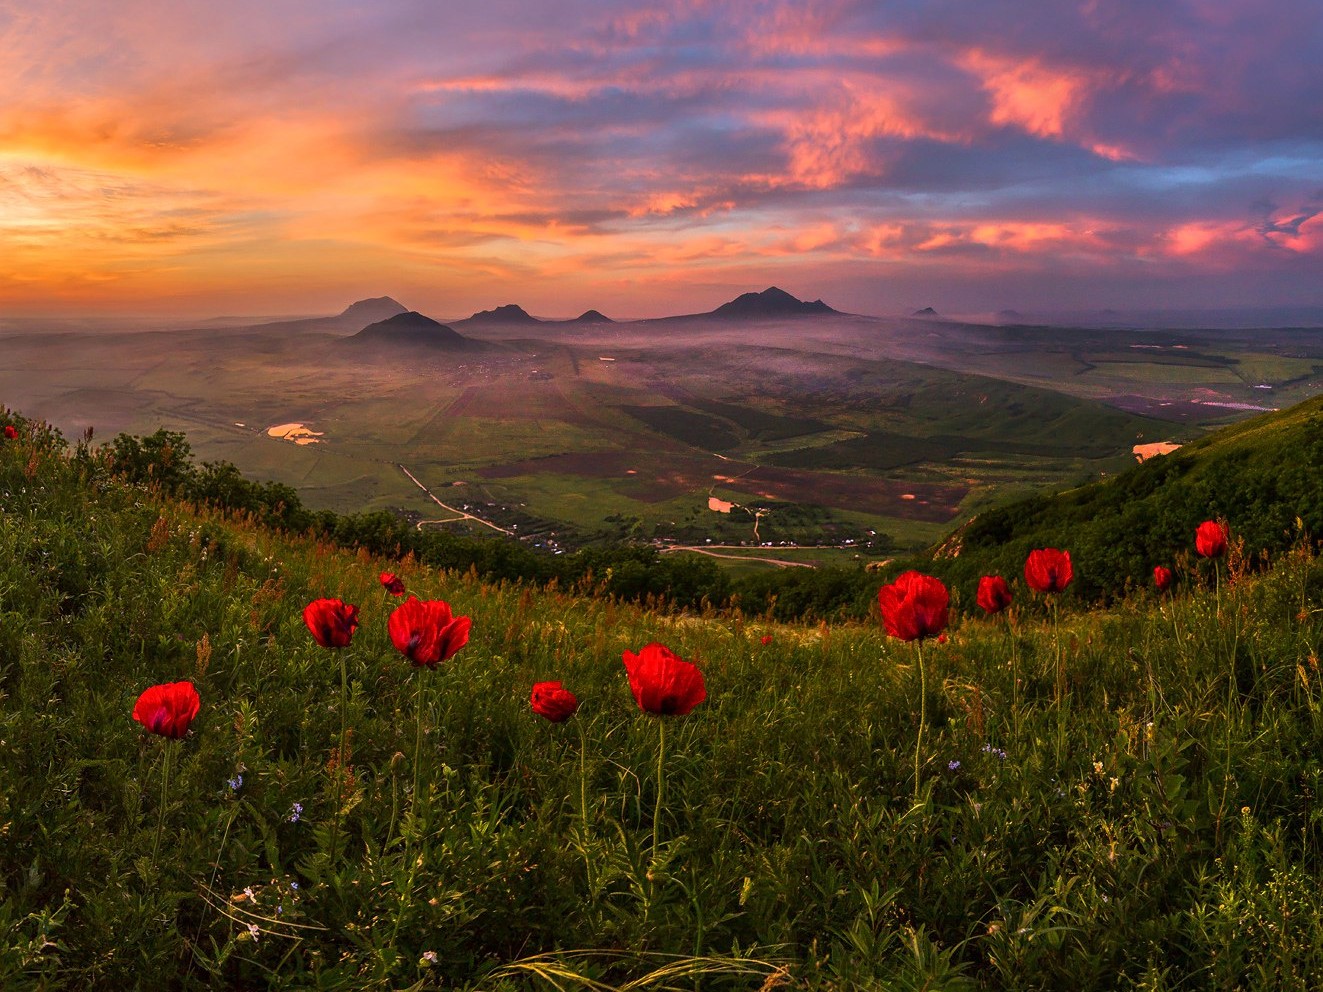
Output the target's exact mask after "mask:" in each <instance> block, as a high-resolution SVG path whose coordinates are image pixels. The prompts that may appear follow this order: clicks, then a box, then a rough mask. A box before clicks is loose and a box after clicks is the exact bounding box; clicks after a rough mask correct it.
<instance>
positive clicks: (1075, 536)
mask: <svg viewBox="0 0 1323 992" xmlns="http://www.w3.org/2000/svg"><path fill="white" fill-rule="evenodd" d="M1205 519H1223V520H1225V521H1226V522H1227V523H1228V524H1229V525H1230V527H1231V531H1232V534H1233V536H1235V537H1236V538H1238V539H1239V540H1240V541H1242V542H1243V549H1244V553H1245V554H1246V555H1248V556H1249V557H1250V559H1251V561H1266V560H1270V559H1274V558H1276V557H1277V556H1278V555H1280V554H1281V553H1282V552H1283V551H1285V550H1286V549H1287V548H1289V547H1290V546H1292V544H1293V543H1295V542H1296V541H1297V540H1298V539H1299V537H1300V536H1301V532H1302V530H1303V533H1304V534H1307V535H1312V536H1313V537H1314V538H1318V537H1319V536H1320V535H1323V397H1316V398H1314V399H1311V400H1307V401H1305V402H1303V403H1300V404H1298V405H1296V406H1293V407H1290V408H1288V409H1286V410H1281V411H1277V412H1274V413H1266V414H1263V415H1261V416H1258V417H1255V418H1253V419H1251V420H1246V421H1243V422H1241V423H1238V424H1234V425H1232V426H1230V427H1225V428H1223V429H1221V430H1219V431H1216V432H1215V433H1212V434H1208V435H1206V436H1204V437H1202V438H1200V439H1199V440H1197V441H1194V442H1192V443H1190V444H1187V445H1185V446H1184V447H1182V448H1180V449H1179V450H1177V451H1175V452H1173V453H1171V454H1167V455H1161V456H1158V457H1155V458H1150V459H1148V460H1146V461H1145V462H1144V463H1143V464H1142V465H1137V466H1135V467H1134V468H1132V469H1129V470H1127V471H1126V472H1123V473H1121V474H1119V475H1117V476H1115V477H1113V478H1110V479H1107V480H1104V481H1100V482H1095V483H1091V484H1089V485H1086V486H1082V487H1079V488H1076V489H1070V490H1067V491H1064V492H1059V493H1055V494H1049V495H1041V496H1035V497H1033V498H1030V499H1027V500H1023V501H1019V502H1015V503H1012V504H1010V505H1007V506H1003V507H1000V508H998V509H995V510H990V511H988V512H985V513H982V514H980V515H979V516H977V517H976V518H974V519H973V520H972V521H970V522H969V523H968V525H967V526H965V527H964V528H963V530H962V531H961V532H959V533H958V534H957V535H956V536H955V537H953V538H952V539H951V540H950V541H948V542H947V543H946V545H945V546H944V547H945V552H946V553H948V554H950V553H954V552H956V551H958V558H956V559H955V560H953V561H951V562H949V563H948V564H946V565H943V566H942V568H943V570H944V571H946V572H947V573H948V574H951V575H953V576H959V577H960V578H961V579H962V580H963V581H965V582H969V581H971V580H974V581H976V580H977V577H978V575H979V574H983V573H998V572H999V573H1002V574H1006V575H1008V576H1009V575H1014V574H1016V573H1017V569H1018V567H1019V564H1020V563H1022V562H1023V560H1024V556H1025V554H1026V553H1027V552H1028V550H1029V549H1030V548H1034V547H1059V548H1067V549H1070V550H1071V552H1072V555H1073V556H1074V557H1075V559H1076V572H1077V586H1076V588H1077V592H1078V594H1079V595H1080V596H1083V597H1084V598H1085V599H1087V600H1093V599H1098V598H1112V597H1115V596H1117V595H1119V594H1120V593H1121V592H1123V591H1124V589H1125V588H1126V587H1127V585H1144V584H1146V583H1148V582H1150V581H1151V578H1152V571H1153V567H1154V566H1155V565H1164V566H1171V565H1172V564H1173V563H1174V562H1175V561H1176V559H1177V557H1178V556H1179V555H1180V554H1182V553H1183V552H1187V551H1188V549H1189V547H1190V542H1191V535H1192V533H1193V526H1194V525H1195V524H1197V523H1198V522H1200V521H1202V520H1205Z"/></svg>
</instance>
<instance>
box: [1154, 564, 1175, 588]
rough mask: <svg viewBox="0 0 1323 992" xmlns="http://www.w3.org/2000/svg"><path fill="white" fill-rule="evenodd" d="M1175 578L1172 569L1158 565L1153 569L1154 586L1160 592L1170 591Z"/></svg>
mask: <svg viewBox="0 0 1323 992" xmlns="http://www.w3.org/2000/svg"><path fill="white" fill-rule="evenodd" d="M1175 578H1176V576H1174V575H1173V574H1172V571H1171V569H1170V568H1164V567H1163V566H1161V565H1158V566H1157V567H1155V568H1154V569H1153V584H1154V585H1155V586H1157V588H1158V592H1166V591H1167V590H1168V589H1170V588H1171V584H1172V581H1173V580H1174V579H1175Z"/></svg>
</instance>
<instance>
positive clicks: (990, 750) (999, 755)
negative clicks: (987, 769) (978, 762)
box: [983, 744, 1006, 761]
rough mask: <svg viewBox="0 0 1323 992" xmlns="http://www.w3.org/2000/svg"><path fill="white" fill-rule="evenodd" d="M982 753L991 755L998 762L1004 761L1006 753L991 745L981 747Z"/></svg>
mask: <svg viewBox="0 0 1323 992" xmlns="http://www.w3.org/2000/svg"><path fill="white" fill-rule="evenodd" d="M983 753H984V754H990V755H992V756H993V757H994V758H996V759H997V760H998V761H1005V760H1006V752H1005V751H1003V750H1002V749H1001V748H999V747H993V746H992V745H991V744H984V745H983Z"/></svg>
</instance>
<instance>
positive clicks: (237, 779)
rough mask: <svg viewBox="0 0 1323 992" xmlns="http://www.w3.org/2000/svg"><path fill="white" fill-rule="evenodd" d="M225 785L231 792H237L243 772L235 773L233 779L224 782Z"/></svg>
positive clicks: (241, 783) (241, 781) (241, 782)
mask: <svg viewBox="0 0 1323 992" xmlns="http://www.w3.org/2000/svg"><path fill="white" fill-rule="evenodd" d="M226 785H228V786H229V787H230V791H231V792H238V791H239V788H240V786H242V785H243V772H239V773H237V774H236V775H235V776H234V778H232V779H230V780H229V781H228V782H226Z"/></svg>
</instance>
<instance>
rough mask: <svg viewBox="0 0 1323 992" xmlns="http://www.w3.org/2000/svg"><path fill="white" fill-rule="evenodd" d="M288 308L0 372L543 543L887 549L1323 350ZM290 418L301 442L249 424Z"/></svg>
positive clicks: (418, 511)
mask: <svg viewBox="0 0 1323 992" xmlns="http://www.w3.org/2000/svg"><path fill="white" fill-rule="evenodd" d="M306 324H308V322H303V323H302V324H297V325H293V329H292V330H291V325H282V324H273V325H270V326H269V327H265V328H264V327H261V326H259V327H253V328H229V329H208V330H206V331H197V330H188V329H181V330H178V331H160V330H152V331H143V332H140V333H123V332H106V333H95V332H88V331H86V330H85V329H84V330H79V331H76V332H75V331H70V332H65V333H61V332H57V331H49V330H48V331H46V332H44V333H42V334H40V335H37V334H11V335H9V336H8V337H5V338H3V339H0V345H3V347H4V348H5V353H6V356H7V362H6V364H5V367H4V368H3V369H0V394H3V395H4V396H5V397H6V400H7V401H8V402H9V403H10V405H11V406H14V407H17V408H21V409H24V410H25V411H30V412H31V413H32V414H34V415H39V416H43V417H45V418H47V419H49V420H50V421H51V422H52V423H54V424H56V425H57V426H59V427H60V428H62V429H63V430H64V431H65V432H66V433H67V434H68V435H69V436H77V435H78V434H80V433H81V432H82V431H83V430H85V429H87V428H88V427H92V428H94V429H95V431H96V436H97V437H98V438H102V439H106V438H109V437H110V436H112V435H113V434H115V433H118V432H120V431H124V432H129V433H136V434H146V433H150V432H152V431H155V430H157V429H158V428H165V429H168V430H179V431H185V432H186V433H187V435H188V437H189V440H190V443H191V444H192V445H193V448H194V451H195V453H196V454H197V455H198V456H199V458H201V459H203V460H208V459H213V460H227V461H230V462H233V463H234V464H235V465H237V466H238V467H239V468H240V469H241V470H242V471H244V472H246V473H248V474H250V475H253V476H254V477H257V478H260V479H269V480H272V481H278V482H283V483H287V484H289V485H292V486H294V487H295V488H296V489H298V491H299V492H300V494H301V495H302V497H303V498H304V500H305V501H306V502H307V503H308V504H309V505H311V506H324V507H327V508H331V509H336V510H340V511H354V510H362V509H389V510H393V511H396V512H401V513H405V514H408V515H410V516H411V517H412V518H416V519H419V520H427V519H431V518H435V517H436V513H435V512H434V510H435V504H433V503H432V502H431V500H430V499H429V498H428V497H427V495H426V494H425V493H424V492H423V491H422V490H420V489H419V488H418V486H416V485H415V484H414V483H413V482H411V481H410V479H409V478H408V477H407V476H406V475H405V473H404V471H403V470H402V468H401V466H403V467H404V468H407V469H408V471H409V472H411V473H413V475H414V476H415V477H416V478H417V479H419V480H420V481H421V482H422V483H424V485H425V486H426V487H427V488H428V489H431V490H433V491H434V493H439V492H443V491H444V492H446V493H447V494H449V495H450V496H453V497H454V498H455V499H458V500H461V501H464V500H467V501H468V502H470V503H471V504H472V505H473V506H474V507H475V512H477V513H478V514H479V515H483V514H490V515H492V516H493V518H494V522H498V523H499V520H495V518H502V519H505V520H506V522H507V523H509V522H512V521H513V520H514V519H515V515H518V517H519V519H521V520H523V521H524V525H523V526H525V528H529V527H531V528H532V529H533V530H534V531H536V532H538V533H543V534H552V533H554V534H555V535H556V538H557V540H558V541H559V542H560V543H561V544H562V545H575V544H580V543H584V542H592V541H598V540H624V539H640V538H642V539H646V540H652V539H661V540H675V541H677V542H680V543H684V542H686V541H689V542H694V541H702V540H704V539H708V538H711V539H712V540H720V541H723V542H727V543H732V542H733V543H738V542H739V541H749V542H752V541H754V540H755V535H754V533H753V522H754V519H755V517H754V514H755V513H758V514H760V515H759V516H758V518H757V519H758V522H759V535H758V537H764V535H768V536H770V539H774V540H778V541H779V540H789V541H792V542H802V543H813V544H818V543H841V542H843V541H845V540H854V541H857V542H861V543H862V542H864V541H865V540H871V541H872V544H873V545H874V550H876V551H879V552H881V551H884V550H886V549H887V548H892V547H913V546H918V545H921V544H923V543H925V542H927V541H930V540H932V539H933V538H934V535H940V533H941V532H942V531H943V529H945V528H949V527H950V526H952V525H954V524H956V523H958V522H960V521H961V520H963V519H966V518H967V517H968V515H969V514H971V513H973V512H976V511H977V510H978V508H980V507H984V506H989V505H995V504H996V503H997V502H998V501H1004V500H1005V499H1007V498H1009V497H1011V496H1013V495H1015V494H1017V493H1024V492H1027V491H1031V490H1033V489H1035V488H1041V487H1060V486H1069V485H1075V484H1077V483H1079V482H1081V481H1084V480H1087V479H1090V478H1098V477H1100V476H1102V475H1104V474H1109V473H1111V474H1114V473H1115V472H1117V471H1120V470H1122V469H1123V468H1125V467H1126V466H1127V465H1129V464H1131V463H1132V461H1133V458H1132V456H1131V454H1130V449H1131V447H1132V446H1133V445H1135V444H1137V443H1144V442H1151V441H1156V440H1162V441H1169V440H1170V441H1177V442H1180V441H1186V440H1190V439H1192V438H1194V437H1197V436H1198V435H1199V434H1200V433H1201V432H1202V431H1203V430H1204V429H1205V428H1206V427H1207V426H1209V425H1213V424H1216V423H1220V422H1226V421H1228V420H1231V419H1236V418H1238V417H1243V416H1245V415H1246V414H1247V413H1249V412H1252V411H1253V409H1255V408H1261V407H1267V406H1273V405H1277V404H1278V403H1279V402H1281V401H1282V400H1284V399H1286V398H1288V397H1291V396H1297V395H1305V394H1309V393H1311V392H1315V391H1317V390H1318V389H1319V385H1320V382H1319V376H1318V375H1317V373H1316V370H1318V369H1323V351H1320V349H1319V348H1318V346H1317V345H1316V344H1315V343H1313V341H1312V338H1310V337H1308V336H1304V335H1302V334H1300V333H1298V332H1280V333H1276V332H1263V333H1262V334H1260V335H1259V336H1257V337H1254V338H1251V337H1248V336H1246V335H1244V334H1240V335H1236V334H1230V333H1223V334H1219V333H1216V332H1165V334H1164V333H1160V332H1132V333H1131V335H1130V337H1131V338H1132V339H1133V340H1131V341H1130V343H1129V344H1128V345H1127V344H1126V343H1125V341H1126V338H1125V335H1121V339H1122V340H1121V341H1120V343H1118V340H1117V335H1118V332H1114V331H1109V332H1108V333H1107V335H1106V336H1103V335H1101V334H1094V333H1092V332H1089V331H1087V330H1067V329H1049V328H999V327H983V326H976V325H963V324H950V323H942V322H933V321H908V322H907V321H895V320H892V321H885V320H880V319H872V318H862V317H849V316H839V317H835V318H831V319H825V318H824V319H806V320H801V321H775V320H772V321H752V322H735V323H734V324H731V323H717V322H712V321H707V322H704V321H701V320H690V321H685V320H665V321H655V322H643V323H639V324H611V325H602V326H597V325H594V326H592V327H575V328H561V327H559V326H557V325H537V324H533V325H528V324H521V325H519V326H518V327H517V328H504V327H502V326H500V325H495V326H486V325H484V326H483V327H480V328H479V327H467V326H465V325H464V324H462V323H461V325H459V326H460V327H461V329H463V330H464V333H466V334H469V335H472V336H473V338H474V340H476V341H477V342H478V346H477V347H475V348H473V349H470V350H465V351H459V352H453V353H451V352H445V351H441V350H423V351H421V352H420V351H418V350H416V349H412V350H411V349H394V348H392V346H391V345H390V344H389V342H386V343H378V344H376V345H375V346H374V347H372V348H371V349H367V350H365V349H364V348H363V347H362V346H357V347H352V348H351V347H349V346H348V345H347V344H346V336H345V334H344V333H331V332H329V331H327V330H325V329H321V330H318V329H317V328H318V327H320V326H321V325H319V324H317V322H315V321H314V322H311V329H309V327H308V326H305V325H306ZM1274 335H1276V336H1274ZM167 351H168V353H169V355H170V358H169V360H165V359H164V358H163V357H162V356H163V355H164V354H165V353H166V352H167ZM287 423H297V424H302V425H304V426H305V427H306V429H307V430H308V431H310V432H313V434H314V435H315V436H314V437H313V438H312V440H313V442H314V443H307V444H300V445H296V444H293V443H291V442H290V441H288V440H282V439H279V438H274V437H271V436H269V435H268V433H267V428H269V427H270V426H272V425H277V424H287ZM712 499H715V500H718V501H723V502H727V503H732V504H735V505H736V507H737V509H736V510H735V511H734V512H733V513H731V514H720V513H715V512H712V511H710V510H709V509H708V506H709V500H712ZM425 526H430V525H425ZM445 526H448V527H449V526H457V527H463V526H465V525H463V524H457V525H451V524H447V525H445ZM870 531H871V532H872V533H871V534H870V533H869V532H870ZM765 539H766V538H765Z"/></svg>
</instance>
